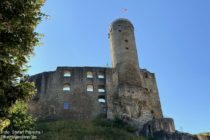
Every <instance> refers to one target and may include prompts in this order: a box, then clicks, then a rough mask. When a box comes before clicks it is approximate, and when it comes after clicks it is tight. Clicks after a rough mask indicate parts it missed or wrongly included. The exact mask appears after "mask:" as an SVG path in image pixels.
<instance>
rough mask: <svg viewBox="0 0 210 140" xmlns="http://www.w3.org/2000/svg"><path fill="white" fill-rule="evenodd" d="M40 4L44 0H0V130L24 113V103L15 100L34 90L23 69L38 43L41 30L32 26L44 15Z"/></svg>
mask: <svg viewBox="0 0 210 140" xmlns="http://www.w3.org/2000/svg"><path fill="white" fill-rule="evenodd" d="M43 4H44V0H1V1H0V130H3V129H4V128H5V127H7V126H9V125H10V128H12V127H13V126H11V125H14V123H12V119H14V118H15V116H14V115H16V116H17V117H18V115H19V117H20V116H21V114H22V115H23V114H25V115H26V113H25V112H24V110H26V109H27V107H22V108H21V107H20V106H18V104H20V103H23V102H26V101H27V100H29V99H30V98H31V96H32V95H33V94H34V91H35V88H34V86H33V84H32V83H29V82H28V76H27V75H26V71H27V62H28V60H29V57H30V56H31V55H32V54H33V50H34V47H35V46H37V45H38V44H39V39H40V36H39V35H40V34H38V33H37V32H35V27H36V26H37V24H38V23H39V22H40V21H41V20H42V18H43V17H44V16H45V15H44V14H43V13H41V11H40V8H41V6H42V5H43ZM15 106H18V107H19V109H17V108H16V109H14V108H15ZM21 109H22V111H21ZM11 110H12V111H11ZM21 112H22V113H21ZM18 113H19V114H18ZM22 117H23V116H22ZM26 117H27V116H26ZM16 119H17V118H16ZM16 126H17V128H18V125H16Z"/></svg>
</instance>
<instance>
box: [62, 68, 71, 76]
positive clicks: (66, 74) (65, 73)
mask: <svg viewBox="0 0 210 140" xmlns="http://www.w3.org/2000/svg"><path fill="white" fill-rule="evenodd" d="M63 77H71V71H69V70H65V71H64V72H63Z"/></svg>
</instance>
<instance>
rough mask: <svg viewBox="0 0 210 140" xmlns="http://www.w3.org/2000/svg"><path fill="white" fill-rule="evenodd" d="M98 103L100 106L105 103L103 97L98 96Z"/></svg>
mask: <svg viewBox="0 0 210 140" xmlns="http://www.w3.org/2000/svg"><path fill="white" fill-rule="evenodd" d="M98 102H99V103H102V104H104V103H106V99H105V96H103V95H101V96H98Z"/></svg>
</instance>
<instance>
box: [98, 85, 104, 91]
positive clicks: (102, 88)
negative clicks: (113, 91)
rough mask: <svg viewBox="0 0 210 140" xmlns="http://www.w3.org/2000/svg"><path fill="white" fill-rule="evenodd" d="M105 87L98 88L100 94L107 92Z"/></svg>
mask: <svg viewBox="0 0 210 140" xmlns="http://www.w3.org/2000/svg"><path fill="white" fill-rule="evenodd" d="M105 91H106V90H105V87H104V86H103V85H101V86H98V92H105Z"/></svg>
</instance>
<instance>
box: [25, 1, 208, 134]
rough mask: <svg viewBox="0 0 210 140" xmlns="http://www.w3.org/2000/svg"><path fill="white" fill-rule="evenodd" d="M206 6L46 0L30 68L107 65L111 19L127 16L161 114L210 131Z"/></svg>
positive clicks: (193, 130)
mask: <svg viewBox="0 0 210 140" xmlns="http://www.w3.org/2000/svg"><path fill="white" fill-rule="evenodd" d="M209 7H210V1H209V0H173V1H172V0H171V1H169V0H88V1H85V0H59V1H54V0H47V1H46V4H45V5H44V7H43V10H42V11H43V12H45V13H46V14H48V15H50V19H49V20H43V21H42V22H41V23H40V24H39V26H38V27H37V31H38V32H40V33H43V34H45V36H44V38H43V39H42V42H43V43H44V44H43V46H40V47H37V48H36V49H35V55H34V56H32V57H31V60H30V63H29V65H30V66H31V68H30V70H29V74H36V73H40V72H43V71H52V70H55V69H56V67H57V66H106V65H107V64H109V66H111V59H110V49H109V40H108V29H109V25H110V23H111V22H112V21H113V20H115V19H117V18H122V17H123V18H127V19H129V20H130V21H131V22H132V23H133V24H134V27H135V37H136V45H137V50H138V55H139V63H140V67H141V68H146V69H148V70H149V71H151V72H154V73H155V74H156V79H157V84H158V88H159V94H160V99H161V105H162V110H163V113H164V116H166V117H172V118H173V119H174V121H175V126H176V129H178V130H182V131H185V132H190V133H199V132H206V131H209V132H210V120H209V119H210V63H209V60H210V54H209V53H210V8H209ZM123 9H128V11H127V12H123Z"/></svg>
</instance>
